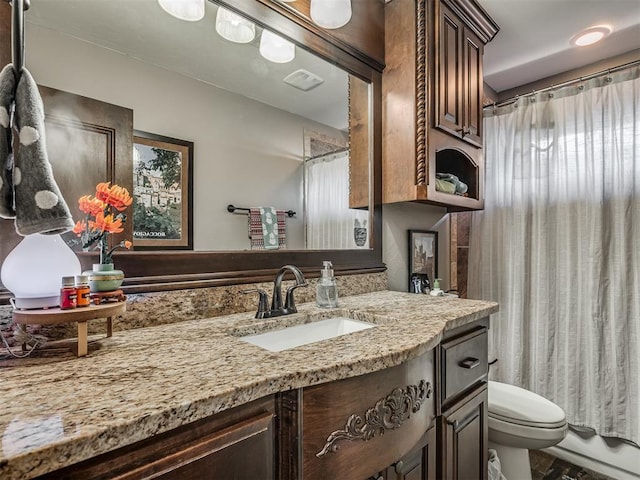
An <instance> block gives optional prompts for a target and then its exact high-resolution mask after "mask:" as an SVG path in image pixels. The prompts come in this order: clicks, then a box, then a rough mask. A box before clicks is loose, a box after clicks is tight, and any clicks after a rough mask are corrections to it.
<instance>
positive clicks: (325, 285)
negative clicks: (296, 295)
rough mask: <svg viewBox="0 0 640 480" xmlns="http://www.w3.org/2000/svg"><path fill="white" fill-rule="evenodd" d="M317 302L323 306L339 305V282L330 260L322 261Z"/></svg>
mask: <svg viewBox="0 0 640 480" xmlns="http://www.w3.org/2000/svg"><path fill="white" fill-rule="evenodd" d="M316 304H317V305H318V306H319V307H323V308H333V307H337V306H338V284H337V283H336V278H335V277H334V276H333V265H332V264H331V262H330V261H328V260H325V261H324V262H322V270H320V278H319V279H318V286H317V287H316Z"/></svg>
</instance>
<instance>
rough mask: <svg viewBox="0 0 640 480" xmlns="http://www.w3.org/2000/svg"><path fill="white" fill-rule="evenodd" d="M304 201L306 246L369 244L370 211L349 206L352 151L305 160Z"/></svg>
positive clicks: (345, 246)
mask: <svg viewBox="0 0 640 480" xmlns="http://www.w3.org/2000/svg"><path fill="white" fill-rule="evenodd" d="M305 203H306V205H305V208H306V216H305V218H306V243H307V248H310V249H325V248H330V249H343V248H349V249H350V248H368V247H369V240H368V234H367V224H368V218H369V212H368V211H367V210H356V209H352V208H349V150H341V151H338V152H335V153H329V154H324V155H321V156H319V157H316V158H310V159H308V160H306V161H305Z"/></svg>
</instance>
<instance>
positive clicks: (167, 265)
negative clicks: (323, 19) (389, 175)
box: [0, 0, 386, 304]
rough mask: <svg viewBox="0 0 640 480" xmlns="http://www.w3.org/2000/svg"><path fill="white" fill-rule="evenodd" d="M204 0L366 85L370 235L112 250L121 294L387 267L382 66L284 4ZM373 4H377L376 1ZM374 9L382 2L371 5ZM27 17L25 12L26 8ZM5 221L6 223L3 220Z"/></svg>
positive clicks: (0, 14)
mask: <svg viewBox="0 0 640 480" xmlns="http://www.w3.org/2000/svg"><path fill="white" fill-rule="evenodd" d="M210 1H214V3H216V4H219V5H222V6H224V7H225V8H228V9H229V10H232V11H235V12H236V13H239V14H242V15H244V16H248V17H251V18H252V19H254V21H255V22H256V23H257V24H258V25H260V26H262V27H266V28H269V29H272V30H275V31H277V32H279V33H280V34H282V35H284V36H285V37H288V38H289V39H290V40H292V41H294V42H295V43H296V44H297V45H298V46H299V47H300V48H304V49H306V50H308V51H309V52H311V53H313V54H315V55H317V56H319V57H321V58H323V59H324V60H326V61H328V62H330V63H333V64H335V65H337V66H338V67H340V68H342V69H343V70H345V71H347V72H348V73H350V74H352V75H355V76H357V77H359V78H361V79H362V80H365V81H367V82H368V83H370V84H371V87H372V89H373V91H372V99H373V101H372V112H371V116H372V127H373V132H372V133H373V135H372V146H371V147H372V151H371V159H372V162H371V165H370V178H371V182H370V185H371V188H370V192H369V197H370V202H369V205H371V207H370V208H372V210H373V211H372V214H371V222H372V228H373V232H372V233H371V234H370V248H368V249H363V250H282V251H268V252H265V251H175V250H173V251H172V250H165V251H153V252H151V251H131V252H126V251H125V252H117V253H115V254H114V263H116V264H117V266H118V268H120V269H122V270H123V271H124V272H125V275H126V278H125V283H124V285H123V287H122V288H123V290H124V291H125V293H143V292H157V291H167V290H180V289H189V288H203V287H213V286H223V285H236V284H243V283H253V282H261V281H272V280H273V276H274V274H275V272H276V271H277V270H278V269H279V268H280V267H281V266H282V265H285V264H294V265H296V266H298V267H300V268H301V270H302V271H303V272H304V273H305V274H306V275H308V276H309V277H314V276H316V277H317V276H318V275H319V270H320V267H321V266H322V261H323V260H331V261H332V262H333V265H334V268H335V271H336V274H338V275H345V274H361V273H376V272H383V271H385V270H386V267H385V265H384V263H382V157H381V156H382V148H381V142H382V85H381V83H382V74H381V71H382V68H383V65H382V64H381V63H380V61H378V60H376V59H375V58H372V57H370V56H369V55H367V54H365V53H362V51H361V50H360V49H358V48H355V47H353V46H352V45H350V44H348V43H346V42H344V41H340V40H339V39H338V40H336V37H334V36H332V35H331V34H330V33H328V32H326V31H324V30H322V29H319V28H318V27H316V26H314V25H313V24H312V23H311V22H309V21H308V20H307V19H306V18H305V17H304V16H303V15H299V14H297V13H296V12H295V10H294V9H292V8H291V7H289V6H288V5H285V6H283V4H279V3H276V2H272V1H271V0H233V2H231V1H227V0H210ZM359 3H360V4H361V5H364V3H365V2H355V4H354V17H356V15H357V14H358V12H357V11H355V9H356V5H358V4H359ZM366 3H368V2H366ZM372 3H376V4H377V2H372ZM380 3H382V2H380ZM0 8H2V9H4V10H0V23H2V22H3V19H4V18H5V17H9V18H10V17H11V7H10V6H9V5H8V4H4V2H0ZM360 8H365V7H360ZM375 8H376V9H377V8H381V7H380V6H379V5H376V7H375ZM26 14H27V15H28V11H27V12H26ZM382 38H384V37H382ZM27 41H28V39H27ZM381 41H383V40H381ZM10 51H11V45H10V42H9V44H8V45H7V44H6V42H5V41H4V39H3V37H0V60H7V62H4V63H8V61H10ZM27 63H28V62H27ZM5 222H6V223H8V221H3V223H5ZM6 227H8V225H6ZM6 227H3V228H6ZM12 227H13V225H12ZM78 256H79V258H80V262H81V264H82V268H83V269H90V268H91V264H93V263H96V262H97V255H96V254H95V253H84V252H82V253H79V254H78ZM11 296H12V295H11V293H10V292H9V291H7V290H6V289H5V290H3V291H0V303H2V304H6V303H8V300H9V298H10V297H11Z"/></svg>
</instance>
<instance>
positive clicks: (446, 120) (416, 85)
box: [382, 0, 498, 210]
mask: <svg viewBox="0 0 640 480" xmlns="http://www.w3.org/2000/svg"><path fill="white" fill-rule="evenodd" d="M385 31H386V37H385V42H386V44H385V50H386V61H387V69H386V70H385V72H384V75H383V80H382V90H383V146H382V148H383V154H382V161H383V197H382V198H383V203H396V202H407V201H417V202H424V203H432V204H436V205H443V206H446V207H449V208H450V209H451V210H460V209H481V208H483V205H484V202H483V197H484V191H483V188H484V166H483V157H482V98H483V77H482V55H483V50H484V45H485V44H486V43H487V42H488V41H489V40H491V39H492V38H493V36H495V34H496V33H497V31H498V27H497V25H496V24H495V23H494V22H493V20H492V19H491V18H490V17H489V16H488V15H487V14H486V12H484V10H482V8H481V7H480V6H479V5H478V4H477V3H476V2H475V1H474V0H471V1H461V0H433V1H428V2H427V1H426V0H395V1H393V2H390V3H388V4H387V5H386V7H385ZM436 173H450V174H453V175H456V176H457V177H458V178H459V179H460V180H461V181H462V182H464V183H466V184H467V186H468V191H467V192H465V193H464V194H461V195H458V194H452V193H446V192H444V191H440V190H439V189H438V188H437V187H436Z"/></svg>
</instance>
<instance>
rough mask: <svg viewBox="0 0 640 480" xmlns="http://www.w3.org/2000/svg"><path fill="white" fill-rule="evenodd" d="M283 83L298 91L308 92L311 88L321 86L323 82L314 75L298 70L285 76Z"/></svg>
mask: <svg viewBox="0 0 640 480" xmlns="http://www.w3.org/2000/svg"><path fill="white" fill-rule="evenodd" d="M283 82H284V83H286V84H288V85H291V86H292V87H295V88H297V89H298V90H302V91H304V92H308V91H309V90H311V89H312V88H316V87H317V86H318V85H321V84H323V83H324V80H323V79H322V78H320V77H319V76H318V75H316V74H314V73H311V72H309V71H307V70H303V69H300V70H296V71H295V72H293V73H290V74H289V75H287V76H286V77H285V78H284V80H283Z"/></svg>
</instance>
